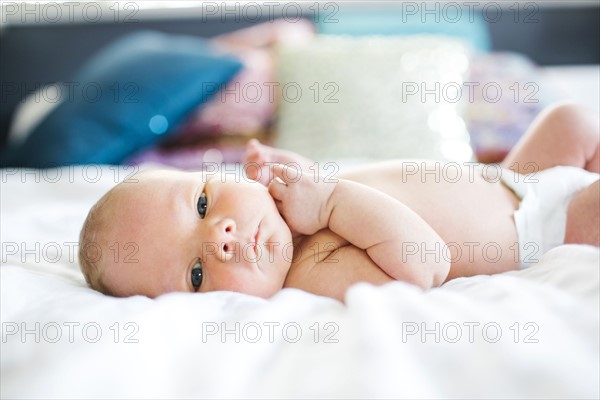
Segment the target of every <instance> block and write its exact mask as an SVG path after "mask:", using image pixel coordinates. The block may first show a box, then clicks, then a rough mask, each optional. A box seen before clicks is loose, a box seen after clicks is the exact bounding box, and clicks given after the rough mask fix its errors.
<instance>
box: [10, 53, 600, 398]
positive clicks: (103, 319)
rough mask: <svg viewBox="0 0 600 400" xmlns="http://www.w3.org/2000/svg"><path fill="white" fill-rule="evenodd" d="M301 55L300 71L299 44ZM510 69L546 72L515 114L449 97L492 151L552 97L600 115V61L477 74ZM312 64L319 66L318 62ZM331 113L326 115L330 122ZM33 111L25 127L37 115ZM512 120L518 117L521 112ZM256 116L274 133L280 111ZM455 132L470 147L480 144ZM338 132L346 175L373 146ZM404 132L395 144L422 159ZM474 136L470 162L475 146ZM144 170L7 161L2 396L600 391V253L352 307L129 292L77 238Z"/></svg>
mask: <svg viewBox="0 0 600 400" xmlns="http://www.w3.org/2000/svg"><path fill="white" fill-rule="evenodd" d="M340 43H341V42H340ZM340 43H336V44H335V45H336V46H338V47H340V46H339V45H340ZM423 43H424V42H420V44H419V46H422V44H423ZM342 44H343V43H342ZM435 46H437V45H435ZM451 46H454V44H451ZM364 47H367V48H371V47H372V46H370V45H369V43H367V46H364ZM380 48H382V47H380ZM453 49H454V47H453ZM347 50H348V54H352V52H353V51H354V49H353V48H350V47H349V48H348V49H347ZM436 51H437V50H436ZM323 54H327V53H326V52H325V53H323ZM288 55H289V54H288ZM383 55H384V56H385V57H387V54H385V53H384V54H383ZM399 56H403V54H400V55H399ZM325 58H327V57H325ZM399 59H401V57H399ZM405 59H406V58H405ZM288 61H289V63H290V65H292V64H297V62H295V61H294V55H293V54H292V56H291V57H290V58H289V59H288ZM325 62H329V61H328V60H327V59H325ZM501 63H505V64H502V65H503V66H504V67H506V65H511V66H513V67H514V69H510V68H504V69H503V72H506V71H509V72H511V73H512V74H513V75H510V74H505V75H503V78H502V79H504V80H505V83H506V84H507V85H510V84H511V82H513V79H517V80H519V81H520V82H522V83H527V82H529V79H533V78H531V77H532V76H534V75H535V79H536V82H538V83H539V88H540V96H539V98H540V99H541V100H542V101H540V102H539V103H535V104H534V105H530V106H529V108H526V109H525V108H521V109H518V110H515V108H514V104H510V102H505V103H504V104H482V103H481V102H475V103H472V104H470V106H471V111H470V114H469V111H468V110H467V111H465V110H464V109H462V110H461V109H460V106H456V107H454V106H452V107H451V108H450V110H451V111H452V113H454V114H452V115H453V116H455V115H459V113H460V115H462V116H463V117H464V118H465V123H466V125H465V126H461V129H462V130H463V131H465V132H466V130H469V133H470V134H471V138H470V140H471V144H472V145H473V150H474V152H475V155H476V156H477V157H479V159H480V160H484V159H485V161H495V160H497V159H498V157H502V156H503V154H505V153H506V151H507V150H508V149H509V148H510V146H512V145H513V144H514V142H515V141H516V140H517V139H518V136H517V135H520V134H522V127H523V125H526V124H528V123H529V122H530V121H531V119H532V118H533V116H534V115H535V113H536V112H538V111H539V109H541V107H542V106H543V105H544V104H545V102H549V101H553V100H557V99H566V98H571V99H574V100H578V101H580V102H583V103H584V104H587V105H588V106H590V107H591V108H592V109H595V110H597V109H598V108H597V107H598V97H597V93H599V91H600V86H599V83H598V70H599V67H598V66H597V65H593V66H587V67H554V68H537V67H535V66H533V65H532V64H531V63H528V62H527V61H526V60H525V61H523V59H519V58H518V57H517V58H515V56H514V55H512V56H507V55H506V54H492V55H491V57H489V58H487V59H483V60H482V61H481V64H480V67H481V68H480V71H484V72H486V71H487V72H489V71H490V68H491V66H493V65H500V64H501ZM377 64H378V63H377V62H373V65H372V67H373V68H376V67H378V65H377ZM405 64H406V62H405ZM459 64H460V62H458V63H457V64H456V65H459ZM323 66H324V68H323V70H332V68H329V67H328V66H327V65H326V64H323ZM325 67H327V68H325ZM384 67H385V66H384ZM361 68H362V69H364V66H363V67H361ZM386 68H391V67H389V66H388V67H386ZM412 69H413V70H418V69H419V68H415V65H413V66H412ZM307 70H308V68H304V66H302V73H303V75H302V76H304V79H310V78H306V76H307V75H306V73H307ZM261 71H262V70H261ZM312 71H313V72H314V73H319V71H318V69H314V64H313V70H312ZM259 72H260V71H259ZM263 72H264V71H263ZM292 72H293V71H292ZM445 72H452V71H445ZM455 72H456V71H455ZM458 72H460V71H458ZM463 72H464V71H463ZM382 74H383V72H382ZM495 76H496V77H497V76H498V75H497V74H496V75H495ZM280 78H281V76H280ZM452 78H454V76H452ZM488 78H489V76H488ZM252 79H259V78H252ZM260 79H266V78H264V76H263V77H262V78H260ZM287 79H289V80H292V81H293V80H298V79H299V77H298V76H294V75H293V74H292V75H291V76H288V77H287ZM348 79H350V80H352V77H348ZM438 79H439V78H438ZM461 79H462V78H461ZM477 79H480V80H482V81H483V80H485V79H486V76H480V77H479V78H477ZM498 79H500V78H498ZM322 81H324V80H322ZM370 84H372V82H371V83H370ZM366 89H367V90H370V91H373V87H372V86H366ZM377 93H381V92H377ZM388 94H390V93H388ZM391 94H392V95H394V93H393V92H391ZM391 98H393V96H390V99H391ZM367 100H368V98H367ZM309 103H310V102H309ZM313 103H314V102H313ZM382 103H383V102H382ZM298 106H299V107H304V106H306V107H308V108H305V109H301V108H300V109H299V108H295V109H293V110H292V111H290V110H288V111H287V115H288V117H289V116H290V115H292V116H294V115H295V116H297V115H301V114H300V113H301V112H304V113H306V114H305V116H304V117H303V118H304V120H305V121H306V120H307V118H308V117H307V116H313V115H314V113H315V112H316V111H317V110H318V108H319V107H320V106H319V105H317V108H314V104H313V105H312V106H313V108H310V107H311V104H304V105H303V104H302V102H300V103H299V104H298ZM354 106H355V107H356V109H358V110H361V112H366V111H367V110H366V109H364V108H363V109H361V105H360V104H358V103H356V104H354ZM385 106H387V107H388V109H391V110H397V107H396V106H395V105H393V104H392V105H390V104H385ZM394 107H395V108H394ZM594 107H595V108H594ZM266 108H268V107H266ZM384 108H385V107H384V105H381V106H379V107H373V108H372V109H370V110H368V111H369V112H381V111H382V110H383V109H384ZM419 110H420V111H419V112H416V111H415V108H411V109H409V108H407V109H406V111H405V112H404V115H405V116H412V117H416V118H415V119H416V120H418V121H417V125H415V126H413V127H412V128H411V129H413V131H417V130H418V131H422V130H423V129H429V128H427V126H425V128H424V125H423V124H425V125H427V123H428V122H429V120H428V119H427V118H424V117H423V116H424V115H425V114H423V112H425V111H426V112H431V110H430V109H428V110H425V108H423V107H421V108H419ZM498 110H501V111H502V112H498ZM268 112H272V110H270V109H267V111H266V113H267V114H268ZM279 112H280V114H279V115H278V117H279V118H281V110H279ZM347 113H348V110H341V111H339V112H338V114H340V115H346V114H347ZM332 114H333V113H332V112H326V113H325V114H324V115H323V118H322V119H321V120H320V121H321V122H322V123H323V125H321V128H322V129H323V130H328V129H329V128H330V127H331V125H327V124H328V123H331V120H332V118H331V116H332ZM22 115H24V117H23V116H22V118H23V120H25V121H26V120H27V119H28V116H29V115H31V114H26V113H25V114H22ZM215 115H216V117H214V118H217V119H218V115H221V114H219V113H216V114H215ZM394 115H396V114H394ZM469 115H471V117H473V116H476V117H478V116H481V115H483V116H486V118H483V119H477V118H471V119H469ZM515 115H517V116H519V118H520V119H519V118H517V119H514V118H513V119H510V118H508V119H506V116H508V117H511V116H513V117H514V116H515ZM357 116H358V117H359V118H358V119H360V118H361V117H363V119H365V120H366V119H367V118H364V114H363V115H358V114H357ZM255 117H256V120H260V121H262V122H263V123H265V124H266V125H265V126H264V127H263V128H270V126H267V125H268V124H270V123H271V122H272V121H270V118H266V117H264V115H257V116H255ZM521 117H522V118H521ZM301 119H302V118H301ZM203 121H204V122H206V121H205V120H203ZM201 122H202V121H201ZM284 122H285V121H284ZM400 122H402V121H394V123H400ZM418 124H421V125H418ZM203 126H205V125H203ZM232 126H233V125H232ZM281 126H282V125H281V121H279V127H280V128H281ZM287 126H288V128H289V129H291V130H290V131H289V132H288V134H287V138H288V141H287V143H288V144H290V143H292V144H293V143H294V142H293V140H297V139H298V137H301V138H303V137H304V136H298V135H304V134H305V132H302V127H301V126H300V125H298V124H295V123H294V120H293V119H292V120H288V122H287ZM299 126H300V128H298V127H299ZM290 127H292V128H293V129H292V128H290ZM379 128H380V131H381V132H383V133H385V132H389V131H390V129H391V128H390V126H387V125H382V126H381V127H379ZM356 129H358V130H360V129H362V128H361V127H360V126H359V127H358V128H356ZM403 129H404V130H405V131H406V132H410V130H409V129H407V128H406V126H404V127H403ZM348 130H350V129H348ZM330 131H332V132H336V130H335V129H331V130H330ZM465 132H463V133H465ZM515 132H517V134H515ZM255 133H256V131H253V134H255ZM490 135H491V136H490ZM225 136H226V135H225ZM251 136H252V135H248V136H244V137H242V140H243V141H245V140H247V139H248V137H251ZM410 137H411V135H410V134H407V135H405V139H406V138H410ZM507 138H508V139H507ZM234 139H235V138H234V135H230V136H227V140H226V141H224V142H222V143H220V144H218V146H222V147H218V146H217V147H215V144H214V143H212V142H211V143H209V144H208V145H207V144H206V143H201V148H200V149H199V150H198V151H192V152H190V153H187V156H186V157H188V158H185V157H183V153H181V152H179V153H177V154H176V155H175V156H174V157H166V156H165V154H164V153H161V154H158V155H157V154H156V153H157V152H162V151H163V150H164V149H163V150H160V151H159V150H157V149H151V150H149V151H150V153H146V155H145V157H143V156H142V157H139V156H138V157H139V158H137V159H135V158H134V160H135V161H139V162H143V164H141V166H140V168H142V169H144V168H153V167H155V166H157V165H156V164H154V163H155V162H158V161H161V162H165V161H169V162H171V164H170V165H175V166H178V167H188V168H195V167H197V166H198V162H199V161H204V162H206V161H207V160H208V159H209V158H210V157H208V156H207V154H209V151H210V155H211V156H212V157H214V158H213V159H212V160H214V162H221V161H225V162H232V161H235V160H236V159H239V157H240V154H241V153H240V141H239V140H237V142H236V141H235V140H234ZM238 139H239V138H238ZM338 139H339V138H338ZM367 139H368V138H367ZM388 139H389V137H386V140H388ZM505 139H507V141H499V140H505ZM211 140H212V139H211ZM412 140H413V142H417V143H416V145H419V144H420V145H421V146H423V144H422V143H419V142H420V141H419V140H415V138H414V137H412ZM457 140H459V141H461V142H466V143H468V142H469V137H468V135H466V134H464V135H462V136H460V135H459V137H458V138H457ZM234 142H235V143H234ZM341 142H342V141H340V142H334V146H333V147H332V148H331V149H329V150H331V151H335V152H336V154H338V156H337V157H338V158H334V159H329V160H330V161H335V162H336V163H338V165H340V166H341V169H344V168H348V167H350V166H355V165H356V164H358V163H361V162H365V161H366V160H365V159H357V158H356V154H357V153H353V151H355V150H356V149H358V150H361V146H363V148H364V146H365V145H364V144H363V145H357V146H355V148H350V147H348V148H342V146H341V144H340V143H341ZM232 143H233V144H232ZM382 143H383V146H381V148H380V149H379V150H378V151H375V153H376V154H379V155H380V154H381V153H382V152H383V151H384V150H389V148H386V144H389V141H385V140H382ZM407 143H408V142H402V143H401V142H397V143H396V146H397V148H403V149H404V150H405V151H407V152H408V153H407V154H413V155H414V154H416V152H415V151H416V148H415V147H411V148H409V147H408V146H407ZM230 144H231V145H230ZM301 144H302V143H299V142H296V145H301ZM387 147H389V146H387ZM467 147H468V148H469V152H468V153H466V155H465V153H464V152H462V153H460V156H461V157H463V158H462V159H461V160H463V161H464V160H467V159H471V158H472V157H473V153H472V152H471V150H470V147H469V145H467ZM214 149H221V150H220V151H215V150H214ZM165 151H166V150H165ZM344 151H345V152H344ZM331 154H333V153H330V154H320V155H315V156H317V157H318V156H322V157H330V156H331ZM361 154H362V153H361ZM182 157H183V158H182ZM207 157H208V158H207ZM486 157H487V159H486ZM182 160H183V161H182ZM190 160H191V161H190ZM169 162H167V164H169ZM173 162H179V163H181V165H180V164H173ZM194 162H195V163H196V164H194ZM135 170H136V169H135V168H133V167H128V166H114V165H105V164H90V165H80V166H66V167H60V168H48V169H19V168H4V169H0V178H1V182H0V185H1V186H0V188H1V190H0V205H1V207H0V208H1V210H0V220H1V224H0V236H1V241H2V254H1V257H2V259H1V263H2V267H1V268H0V285H1V290H0V296H1V298H0V319H1V322H2V344H1V346H2V351H1V353H0V363H1V376H2V382H1V385H0V386H1V389H0V395H1V397H2V398H56V399H66V398H73V399H82V398H465V399H470V398H472V399H479V398H514V399H521V398H565V399H567V398H568V399H570V398H582V399H588V398H589V399H597V398H598V397H600V378H599V377H600V356H599V354H600V310H599V309H600V298H599V296H600V268H599V265H600V250H599V249H598V248H597V247H593V246H584V245H564V246H560V247H557V248H555V249H553V250H552V251H550V252H548V253H547V254H545V255H544V256H543V257H542V258H541V259H540V261H539V263H537V264H536V265H534V266H532V267H530V268H528V269H526V270H522V271H512V272H507V273H503V274H498V275H493V276H487V275H480V276H475V277H471V278H460V279H455V280H452V281H450V282H448V283H446V284H444V285H443V286H442V287H440V288H436V289H432V290H429V291H421V290H419V289H417V288H416V287H414V286H411V285H408V284H406V283H403V282H392V283H389V284H387V285H384V286H380V287H375V286H371V285H368V284H365V283H362V284H357V285H355V286H353V287H352V288H350V289H349V290H348V292H347V293H346V296H345V298H344V302H343V303H342V302H339V301H336V300H333V299H330V298H324V297H319V296H316V295H312V294H309V293H306V292H302V291H299V290H295V289H285V290H282V291H281V292H279V293H278V294H277V295H276V296H274V297H273V298H271V299H268V300H265V299H260V298H255V297H251V296H247V295H243V294H238V293H229V292H214V293H207V294H200V295H198V294H189V293H171V294H167V295H163V296H160V297H159V298H157V299H149V298H146V297H141V296H135V297H130V298H125V299H117V298H112V297H109V296H104V295H102V294H100V293H98V292H95V291H93V290H91V289H90V288H88V287H87V286H86V284H85V281H84V279H83V276H82V274H81V272H80V270H79V266H78V260H77V257H76V254H77V240H78V235H79V230H80V228H81V225H82V222H83V220H84V218H85V216H86V214H87V212H88V210H89V208H90V206H91V205H92V204H94V203H95V202H96V201H97V200H98V199H99V198H100V196H101V195H102V194H103V193H105V192H106V191H107V190H108V189H110V188H111V187H112V186H114V185H115V184H116V183H118V182H119V181H121V180H123V179H125V178H126V177H127V176H129V174H131V173H132V172H134V171H135Z"/></svg>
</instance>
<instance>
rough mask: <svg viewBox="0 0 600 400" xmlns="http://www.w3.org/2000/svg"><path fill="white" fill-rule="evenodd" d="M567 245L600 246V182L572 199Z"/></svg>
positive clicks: (568, 215)
mask: <svg viewBox="0 0 600 400" xmlns="http://www.w3.org/2000/svg"><path fill="white" fill-rule="evenodd" d="M565 243H580V244H591V245H594V246H600V181H596V182H594V183H592V184H591V185H590V186H588V187H587V188H585V189H582V190H580V191H579V192H577V193H576V194H575V195H574V196H573V198H572V199H571V202H570V203H569V207H568V209H567V227H566V230H565Z"/></svg>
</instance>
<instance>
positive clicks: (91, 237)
mask: <svg viewBox="0 0 600 400" xmlns="http://www.w3.org/2000/svg"><path fill="white" fill-rule="evenodd" d="M118 186H119V185H117V186H115V187H114V188H112V189H111V190H109V191H108V192H107V193H105V194H104V196H102V197H101V198H100V200H98V201H97V202H96V204H94V205H93V206H92V208H91V209H90V211H89V213H88V215H87V217H86V219H85V222H84V223H83V227H82V228H81V233H80V234H79V266H80V268H81V272H83V276H84V278H85V281H86V283H87V284H88V286H89V287H90V288H92V289H94V290H97V291H98V292H100V293H103V294H106V295H110V296H113V295H114V294H113V293H112V291H111V290H110V288H108V286H106V284H105V283H104V280H103V274H102V272H103V271H102V269H101V268H100V265H99V264H100V262H101V261H102V253H104V251H103V250H104V249H103V246H102V245H101V240H100V236H101V235H102V232H104V231H105V230H106V228H107V225H108V224H109V223H110V222H109V217H108V214H109V211H110V202H111V199H113V197H114V196H115V192H116V189H117V187H118ZM91 247H94V248H95V249H98V250H100V254H99V255H98V257H90V256H89V254H88V250H89V249H90V248H91Z"/></svg>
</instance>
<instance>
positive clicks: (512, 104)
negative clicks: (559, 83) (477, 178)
mask: <svg viewBox="0 0 600 400" xmlns="http://www.w3.org/2000/svg"><path fill="white" fill-rule="evenodd" d="M468 81H469V82H472V86H473V88H474V90H473V99H472V101H469V103H468V105H467V107H466V108H465V113H464V118H465V122H466V124H467V129H468V131H469V134H470V135H471V141H472V145H473V148H474V150H475V153H476V155H477V159H478V160H479V161H482V162H499V161H502V159H503V158H504V157H505V156H506V154H507V153H508V152H509V151H510V149H511V148H512V147H513V146H514V145H515V143H517V141H518V140H519V139H520V138H521V136H522V135H523V133H525V131H526V130H527V127H528V126H529V125H530V124H531V122H532V121H533V119H534V118H535V116H536V115H537V114H539V113H540V111H541V110H542V109H543V108H544V107H545V106H547V105H548V104H549V103H551V102H552V101H554V100H556V99H557V97H556V95H554V94H553V93H552V92H550V91H548V90H545V91H544V90H540V89H541V88H542V86H544V85H545V83H544V81H543V80H542V79H541V78H540V77H539V71H538V68H537V66H536V65H535V64H533V62H532V61H531V60H530V59H528V58H526V57H524V56H521V55H518V54H515V53H490V54H482V55H479V56H477V57H474V58H473V59H472V61H471V68H470V75H469V78H468ZM498 89H499V91H498Z"/></svg>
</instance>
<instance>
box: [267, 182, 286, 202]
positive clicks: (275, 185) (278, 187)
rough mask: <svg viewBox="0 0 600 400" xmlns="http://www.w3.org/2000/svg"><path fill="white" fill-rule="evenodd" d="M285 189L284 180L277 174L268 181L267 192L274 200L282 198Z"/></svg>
mask: <svg viewBox="0 0 600 400" xmlns="http://www.w3.org/2000/svg"><path fill="white" fill-rule="evenodd" d="M286 189H287V185H286V184H285V182H283V181H282V180H281V178H279V177H277V176H276V177H275V178H274V179H273V180H272V181H271V182H270V183H269V193H270V194H271V197H273V198H274V199H275V200H282V199H283V195H284V193H285V190H286Z"/></svg>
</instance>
